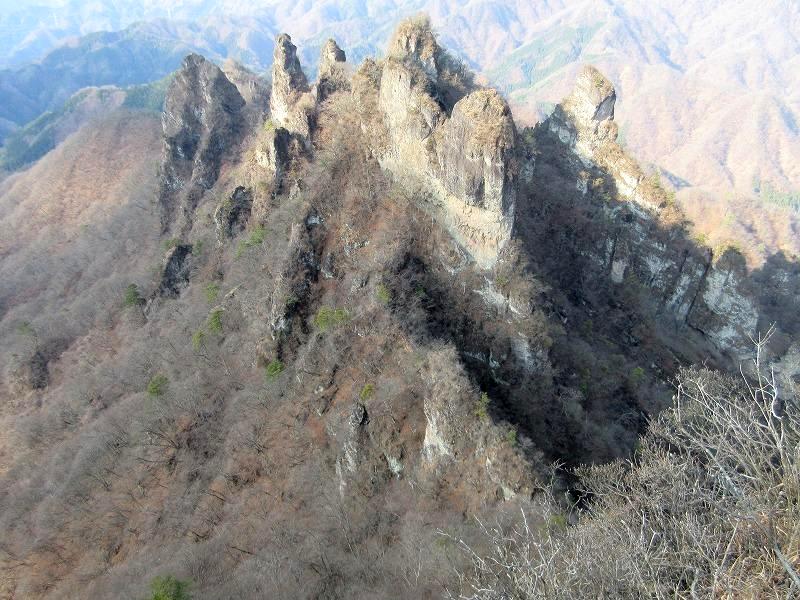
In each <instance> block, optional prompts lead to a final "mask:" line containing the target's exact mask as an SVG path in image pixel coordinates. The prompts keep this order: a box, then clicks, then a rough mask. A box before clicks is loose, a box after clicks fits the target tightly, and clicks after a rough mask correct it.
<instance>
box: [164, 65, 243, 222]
mask: <svg viewBox="0 0 800 600" xmlns="http://www.w3.org/2000/svg"><path fill="white" fill-rule="evenodd" d="M244 105H245V101H244V99H243V98H242V96H241V94H240V93H239V91H238V90H237V89H236V86H235V85H234V84H232V83H231V82H230V81H229V80H228V78H227V77H225V74H224V73H223V72H222V71H221V70H220V69H219V67H217V66H216V65H214V64H213V63H211V62H209V61H208V60H206V59H205V58H203V57H202V56H198V55H197V54H190V55H189V56H187V57H186V58H185V59H184V61H183V65H182V66H181V69H180V70H179V71H178V72H177V74H176V75H175V79H174V80H173V81H172V84H171V85H170V87H169V90H168V92H167V97H166V100H165V103H164V113H163V115H162V126H163V129H164V151H163V157H162V161H161V172H162V177H161V189H160V191H159V203H160V208H161V229H162V233H163V232H166V231H168V230H170V229H173V230H174V231H177V232H181V231H183V230H184V229H185V228H186V227H187V226H188V225H190V223H191V217H192V215H193V213H194V209H195V207H196V206H197V204H198V202H199V201H200V198H201V197H202V196H203V194H204V193H205V191H206V190H208V189H209V188H211V187H212V186H213V185H214V183H215V182H216V181H217V178H218V177H219V172H220V167H221V166H222V163H223V161H224V160H226V159H228V158H231V157H232V156H233V155H234V150H235V149H236V148H237V147H238V144H239V142H240V140H241V137H242V133H243V128H244V123H245V120H244V117H243V114H242V109H243V107H244Z"/></svg>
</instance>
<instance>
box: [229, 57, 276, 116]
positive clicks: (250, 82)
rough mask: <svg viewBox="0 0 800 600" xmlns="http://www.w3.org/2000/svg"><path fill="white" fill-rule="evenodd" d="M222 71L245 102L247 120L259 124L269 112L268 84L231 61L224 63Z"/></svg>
mask: <svg viewBox="0 0 800 600" xmlns="http://www.w3.org/2000/svg"><path fill="white" fill-rule="evenodd" d="M222 71H223V73H225V76H226V77H227V78H228V79H229V80H230V82H231V83H232V84H233V85H235V86H236V89H237V90H239V94H241V96H242V99H243V100H244V101H245V103H246V106H245V110H246V112H247V114H248V116H249V119H248V120H249V121H250V122H251V124H253V125H256V124H258V123H261V122H262V121H263V120H264V118H265V117H266V116H267V113H268V110H269V95H270V87H269V82H268V81H267V80H266V79H264V78H263V77H261V76H260V75H256V74H255V73H253V72H252V71H250V70H249V69H247V68H245V67H244V66H243V65H241V64H239V63H238V62H236V61H235V60H232V59H228V60H226V61H225V63H224V64H223V65H222Z"/></svg>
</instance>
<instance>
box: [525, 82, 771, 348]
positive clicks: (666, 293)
mask: <svg viewBox="0 0 800 600" xmlns="http://www.w3.org/2000/svg"><path fill="white" fill-rule="evenodd" d="M615 100H616V92H615V91H614V88H613V86H612V85H611V83H610V82H609V81H608V80H607V79H606V78H605V77H604V76H603V75H602V74H600V72H599V71H597V70H596V69H594V68H593V67H586V68H584V69H583V70H582V71H581V73H580V75H579V76H578V79H577V82H576V85H575V89H574V91H573V92H572V93H571V94H570V95H569V96H568V97H567V98H566V99H565V100H564V102H563V103H562V104H560V105H559V106H557V107H556V109H555V110H554V112H553V114H552V115H551V116H550V117H549V118H548V119H547V120H546V121H545V122H544V123H543V124H541V125H540V126H537V128H536V131H535V132H534V137H537V138H538V139H537V143H538V144H540V145H541V146H542V147H544V148H546V152H547V153H548V154H549V156H548V158H547V160H551V161H558V160H561V159H558V158H556V157H557V156H562V155H563V156H564V157H565V160H561V162H560V163H559V169H561V170H562V171H563V172H564V173H569V174H570V176H571V177H573V178H574V181H575V185H574V187H573V188H572V189H573V191H572V194H573V195H574V196H575V197H576V200H575V202H576V204H577V205H579V206H582V207H583V208H582V210H583V211H584V212H585V211H587V210H588V211H589V212H590V213H592V214H593V215H594V216H593V217H592V223H593V228H594V230H595V231H594V234H593V235H591V236H586V237H584V238H583V239H581V240H580V243H581V244H582V247H580V248H575V249H574V250H575V251H576V252H578V254H579V255H582V256H584V257H586V258H588V259H589V264H591V265H594V267H593V269H594V276H596V277H600V278H603V277H607V278H608V279H609V280H610V282H611V284H612V285H628V284H631V283H634V284H636V285H641V286H644V287H645V288H646V289H648V295H649V297H650V302H652V303H654V305H655V306H654V311H655V312H656V313H657V314H658V315H661V317H660V318H662V319H663V318H664V317H665V316H666V317H668V318H671V319H672V320H674V321H675V322H676V323H678V324H679V325H685V326H688V327H689V328H691V329H693V330H695V331H697V332H700V333H701V334H702V335H703V336H704V338H705V339H706V340H708V341H709V342H711V344H712V345H713V346H714V347H716V348H717V349H718V350H719V351H720V352H721V353H722V354H724V355H727V356H728V357H730V358H732V359H733V360H735V361H736V360H740V359H743V358H744V357H746V356H749V355H750V354H751V352H752V342H751V339H750V336H752V335H755V334H756V333H757V329H758V328H759V327H760V325H761V324H760V323H759V316H760V314H761V312H762V310H761V308H760V306H759V302H758V299H757V293H756V291H755V290H754V289H753V286H752V282H751V281H750V276H749V275H748V272H747V266H746V264H745V260H744V258H743V257H742V256H741V254H740V253H738V252H737V251H736V250H732V249H729V250H726V251H722V250H720V251H718V252H716V253H715V252H712V251H711V250H710V249H708V248H704V247H702V246H699V245H697V244H696V243H695V242H694V241H693V240H691V239H689V237H688V236H687V234H686V232H685V230H684V229H683V227H681V226H680V223H681V222H682V216H681V215H680V213H679V211H678V209H677V208H676V207H675V206H674V205H673V201H672V199H671V198H670V196H669V193H668V192H666V191H665V190H664V189H663V188H662V187H661V184H660V182H659V180H658V177H657V176H649V177H648V176H646V175H645V174H644V172H643V170H642V169H641V167H640V166H639V165H638V164H637V163H636V161H634V160H633V159H632V158H630V157H629V156H627V155H626V154H625V152H624V151H623V150H622V148H621V147H620V146H619V144H618V143H617V141H616V140H617V127H616V124H615V123H614V103H615ZM548 136H549V137H548ZM548 139H549V141H548ZM559 145H560V146H561V147H562V149H561V150H559V149H558V148H557V146H559ZM564 150H566V152H564Z"/></svg>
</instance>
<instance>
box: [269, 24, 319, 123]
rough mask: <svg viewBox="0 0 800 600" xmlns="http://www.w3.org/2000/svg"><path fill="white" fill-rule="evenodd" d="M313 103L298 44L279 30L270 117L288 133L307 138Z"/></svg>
mask: <svg viewBox="0 0 800 600" xmlns="http://www.w3.org/2000/svg"><path fill="white" fill-rule="evenodd" d="M315 104H316V98H315V96H314V94H312V93H311V89H310V88H309V85H308V79H306V75H305V73H303V68H302V67H301V66H300V60H299V59H298V58H297V46H295V45H294V44H293V43H292V38H291V37H289V35H288V34H285V33H282V34H280V35H279V36H278V39H277V40H275V52H274V54H273V62H272V94H271V95H270V112H271V117H272V120H273V121H274V122H275V124H276V125H278V126H280V127H283V128H285V129H286V130H287V131H289V132H290V133H297V134H299V135H302V136H303V137H305V138H308V137H309V135H310V134H311V126H312V118H313V113H314V108H315Z"/></svg>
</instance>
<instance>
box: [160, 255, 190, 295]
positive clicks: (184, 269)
mask: <svg viewBox="0 0 800 600" xmlns="http://www.w3.org/2000/svg"><path fill="white" fill-rule="evenodd" d="M191 255H192V246H191V244H178V245H177V246H175V247H174V248H170V249H169V250H168V251H167V253H166V254H165V255H164V267H163V269H162V271H161V283H160V284H159V287H158V295H159V296H160V297H162V298H176V297H177V296H178V295H179V294H180V293H181V290H182V289H183V287H184V286H185V285H186V284H187V283H189V270H190V266H191V265H190V260H189V258H190V257H191Z"/></svg>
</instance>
